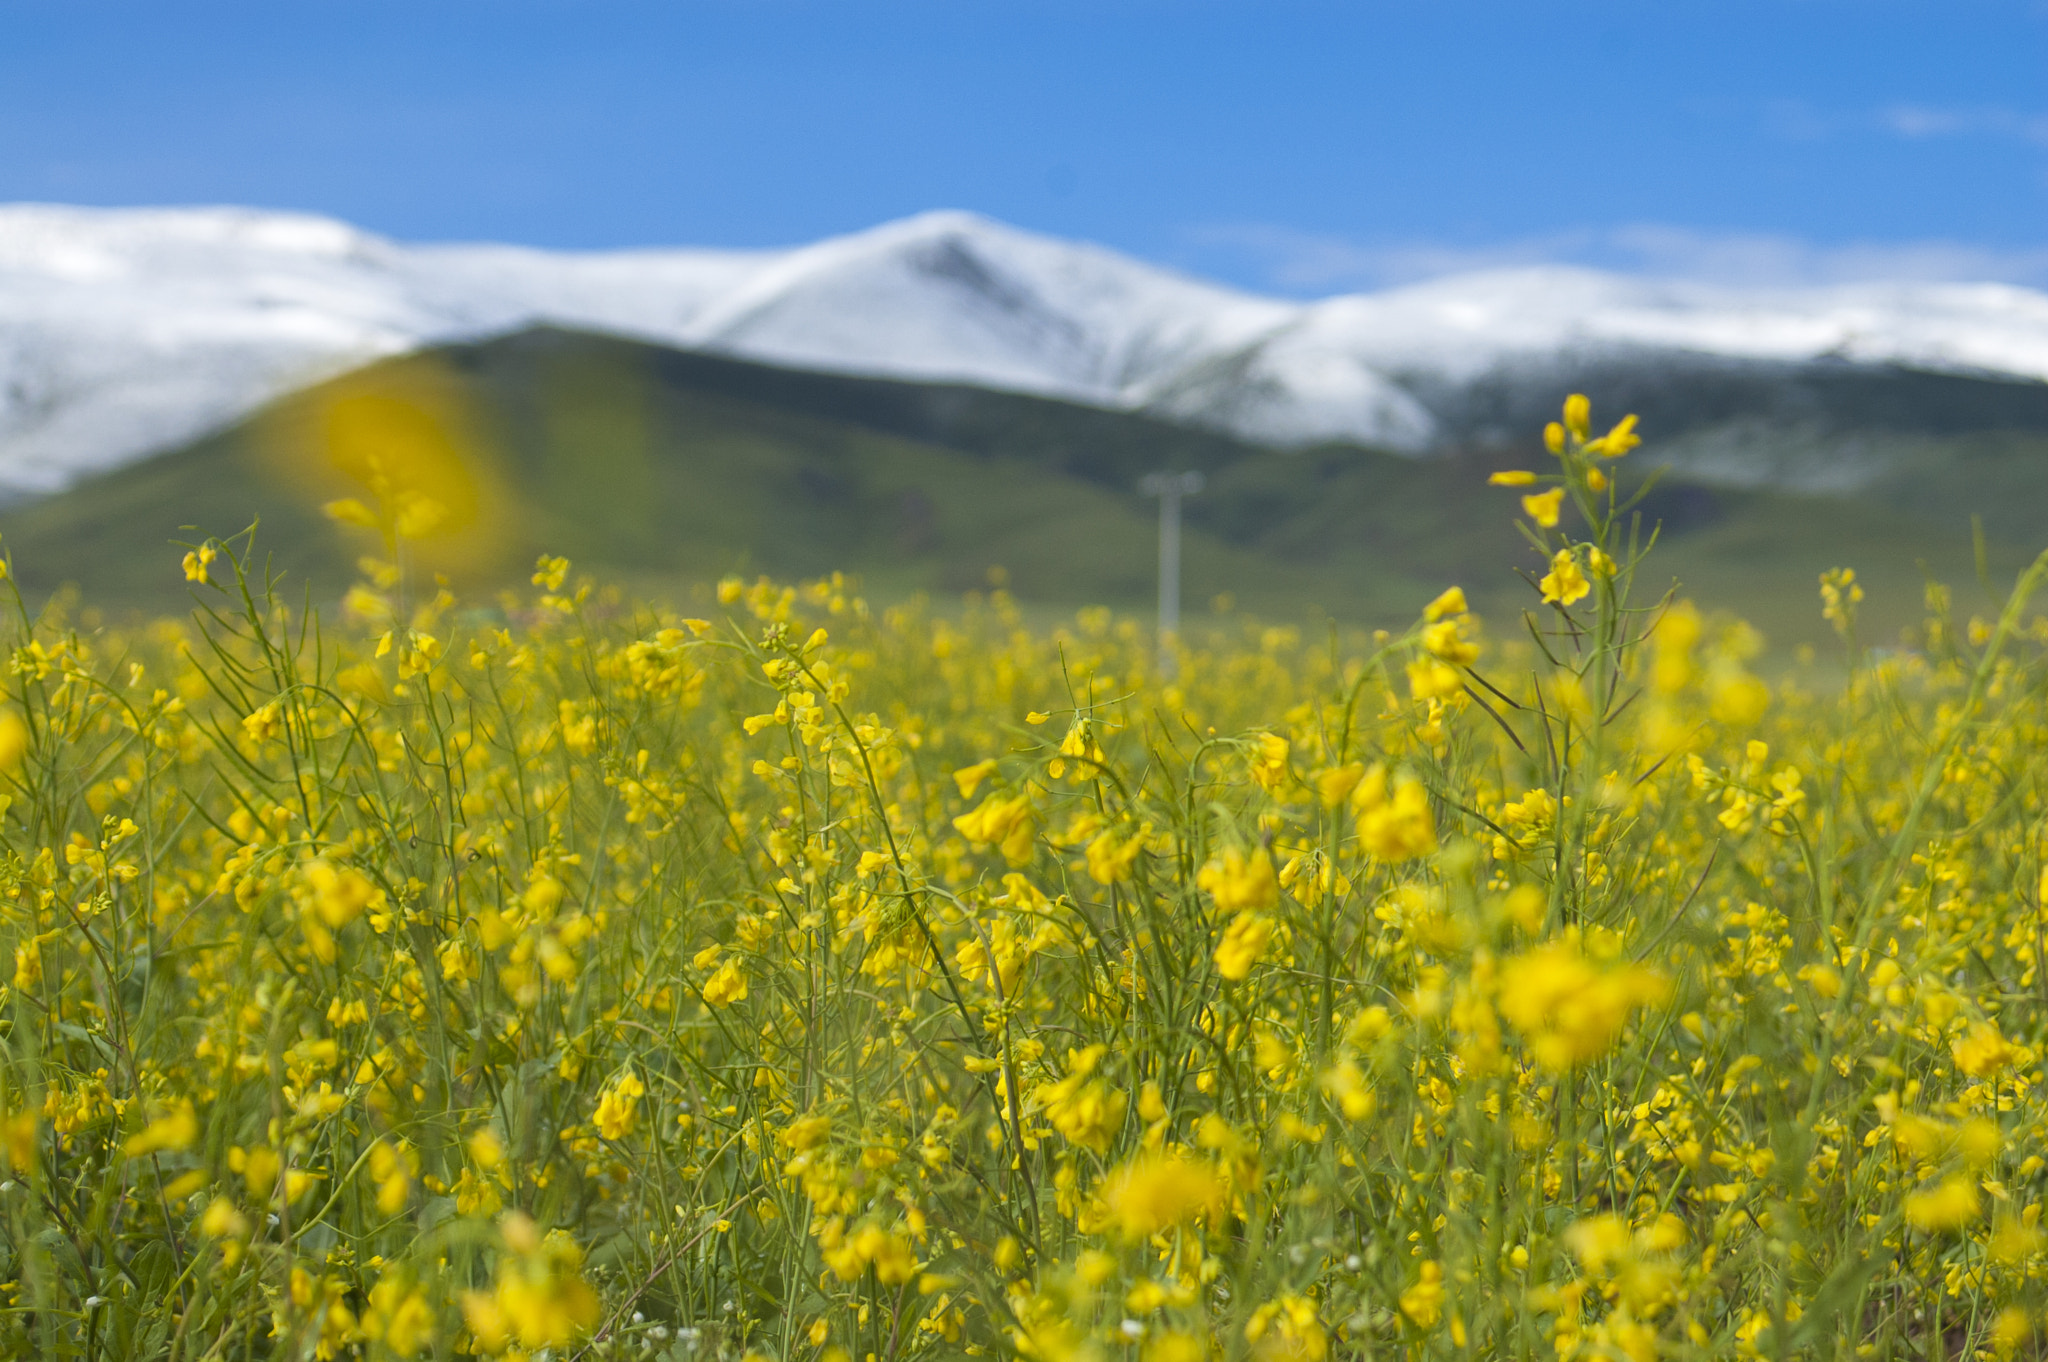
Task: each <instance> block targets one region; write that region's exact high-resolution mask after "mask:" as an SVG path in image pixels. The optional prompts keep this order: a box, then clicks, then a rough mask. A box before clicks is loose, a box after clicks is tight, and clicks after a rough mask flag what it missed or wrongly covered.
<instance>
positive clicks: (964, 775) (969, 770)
mask: <svg viewBox="0 0 2048 1362" xmlns="http://www.w3.org/2000/svg"><path fill="white" fill-rule="evenodd" d="M996 768H997V762H996V759H995V758H994V757H990V758H989V759H988V760H987V761H978V762H976V763H974V765H972V766H963V767H961V768H960V769H959V770H957V771H955V772H954V773H953V781H954V783H955V784H956V785H958V786H959V787H960V797H961V798H962V799H972V798H974V792H975V791H976V790H978V789H980V788H981V782H983V781H984V780H987V779H988V778H989V777H990V776H992V775H994V774H995V773H996Z"/></svg>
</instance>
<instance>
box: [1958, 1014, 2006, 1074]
mask: <svg viewBox="0 0 2048 1362" xmlns="http://www.w3.org/2000/svg"><path fill="white" fill-rule="evenodd" d="M1949 1053H1950V1054H1951V1055H1953V1056H1954V1057H1955V1061H1956V1067H1957V1068H1958V1069H1961V1070H1962V1071H1963V1072H1964V1073H1966V1074H1968V1075H1969V1076H1970V1077H1972V1078H1989V1077H1991V1076H1992V1075H1993V1074H1996V1073H1998V1072H1999V1071H2000V1070H2002V1069H2005V1068H2007V1067H2008V1066H2010V1065H2012V1064H2014V1063H2015V1062H2017V1061H2018V1060H2019V1059H2020V1056H2021V1053H2022V1052H2021V1050H2020V1047H2019V1046H2017V1045H2014V1044H2013V1043H2012V1042H2011V1041H2009V1040H2007V1039H2006V1038H2005V1037H2004V1036H2002V1035H2000V1034H1999V1031H1998V1023H1997V1022H1993V1021H1981V1022H1977V1023H1976V1024H1974V1025H1973V1026H1971V1027H1970V1030H1969V1033H1968V1034H1967V1035H1963V1036H1958V1037H1957V1038H1956V1039H1955V1041H1954V1042H1953V1043H1951V1044H1950V1046H1949Z"/></svg>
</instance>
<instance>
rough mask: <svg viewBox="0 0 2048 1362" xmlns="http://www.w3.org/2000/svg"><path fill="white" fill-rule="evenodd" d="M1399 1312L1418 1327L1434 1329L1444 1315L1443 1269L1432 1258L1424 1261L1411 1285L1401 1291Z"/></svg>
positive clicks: (1440, 1264) (1441, 1265)
mask: <svg viewBox="0 0 2048 1362" xmlns="http://www.w3.org/2000/svg"><path fill="white" fill-rule="evenodd" d="M1401 1313H1402V1314H1404V1315H1406V1316H1407V1317H1408V1322H1409V1323H1410V1324H1413V1325H1414V1326H1415V1327H1416V1328H1418V1329H1434V1328H1435V1327H1436V1326H1437V1324H1438V1323H1439V1322H1440V1321H1441V1320H1442V1319H1443V1317H1444V1269H1443V1264H1442V1263H1439V1262H1436V1261H1435V1260H1434V1259H1432V1260H1430V1261H1429V1262H1426V1263H1424V1264H1423V1265H1422V1266H1421V1267H1420V1268H1419V1269H1418V1270H1417V1273H1416V1279H1415V1282H1414V1284H1413V1285H1412V1286H1410V1287H1409V1288H1408V1289H1407V1290H1405V1291H1403V1292H1402V1293H1401Z"/></svg>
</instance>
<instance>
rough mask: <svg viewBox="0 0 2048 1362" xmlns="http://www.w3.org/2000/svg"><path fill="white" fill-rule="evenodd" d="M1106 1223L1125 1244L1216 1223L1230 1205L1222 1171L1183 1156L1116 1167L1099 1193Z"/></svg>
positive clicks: (1142, 1158)
mask: <svg viewBox="0 0 2048 1362" xmlns="http://www.w3.org/2000/svg"><path fill="white" fill-rule="evenodd" d="M1099 1196H1100V1199H1101V1202H1102V1212H1103V1220H1104V1221H1105V1222H1106V1223H1107V1224H1108V1225H1109V1226H1111V1227H1113V1228H1114V1229H1115V1231H1116V1233H1117V1235H1118V1237H1120V1238H1121V1239H1122V1240H1123V1241H1124V1242H1125V1243H1127V1244H1135V1243H1138V1242H1139V1241H1141V1240H1144V1239H1149V1238H1151V1237H1152V1236H1153V1235H1155V1234H1157V1233H1159V1232H1160V1231H1161V1230H1167V1229H1174V1228H1177V1227H1179V1226H1181V1225H1187V1224H1192V1223H1195V1222H1197V1221H1200V1222H1203V1223H1207V1224H1214V1223H1215V1222H1216V1221H1218V1220H1219V1219H1220V1218H1221V1217H1222V1215H1223V1212H1224V1210H1225V1208H1226V1207H1227V1205H1228V1196H1229V1188H1228V1184H1227V1183H1226V1182H1225V1180H1224V1177H1223V1172H1222V1170H1221V1169H1219V1168H1218V1167H1217V1166H1216V1165H1215V1164H1214V1163H1213V1162H1211V1161H1210V1160H1208V1159H1198V1158H1194V1157H1192V1156H1191V1155H1188V1154H1185V1153H1180V1152H1162V1153H1148V1154H1140V1155H1138V1156H1137V1157H1136V1158H1133V1159H1131V1160H1129V1161H1127V1162H1125V1163H1123V1164H1121V1165H1119V1166H1118V1167H1117V1168H1116V1169H1114V1170H1113V1171H1112V1172H1111V1173H1110V1174H1109V1175H1108V1176H1107V1177H1105V1178H1104V1179H1103V1181H1102V1187H1101V1190H1100V1193H1099Z"/></svg>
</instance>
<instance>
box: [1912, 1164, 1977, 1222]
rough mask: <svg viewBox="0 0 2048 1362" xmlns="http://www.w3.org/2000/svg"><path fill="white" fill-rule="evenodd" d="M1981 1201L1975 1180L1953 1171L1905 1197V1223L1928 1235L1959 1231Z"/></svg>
mask: <svg viewBox="0 0 2048 1362" xmlns="http://www.w3.org/2000/svg"><path fill="white" fill-rule="evenodd" d="M1983 1204H1984V1203H1983V1198H1981V1197H1980V1196H1979V1195H1978V1194H1977V1183H1976V1180H1975V1179H1974V1178H1970V1177H1966V1176H1964V1175H1962V1174H1960V1173H1955V1174H1951V1175H1950V1176H1948V1177H1945V1178H1943V1179H1942V1180H1941V1181H1940V1182H1939V1183H1937V1184H1936V1185H1935V1186H1933V1187H1931V1188H1928V1189H1927V1190H1925V1191H1919V1192H1914V1193H1911V1194H1910V1195H1908V1196H1907V1197H1906V1202H1905V1208H1904V1209H1905V1214H1906V1223H1907V1224H1908V1225H1911V1226H1912V1227H1913V1228H1914V1229H1916V1230H1922V1231H1925V1232H1926V1233H1928V1234H1942V1233H1946V1232H1948V1231H1950V1230H1959V1229H1961V1228H1962V1227H1963V1226H1965V1225H1967V1224H1969V1223H1970V1222H1971V1221H1973V1220H1975V1219H1976V1218H1977V1216H1978V1213H1979V1212H1980V1211H1981V1210H1982V1209H1983Z"/></svg>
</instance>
